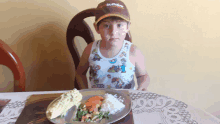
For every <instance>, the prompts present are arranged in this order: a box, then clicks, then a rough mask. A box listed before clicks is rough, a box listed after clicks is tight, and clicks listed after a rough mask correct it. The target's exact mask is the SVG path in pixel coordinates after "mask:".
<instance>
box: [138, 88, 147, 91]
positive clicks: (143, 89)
mask: <svg viewBox="0 0 220 124" xmlns="http://www.w3.org/2000/svg"><path fill="white" fill-rule="evenodd" d="M137 90H141V91H147V89H145V88H138V89H137Z"/></svg>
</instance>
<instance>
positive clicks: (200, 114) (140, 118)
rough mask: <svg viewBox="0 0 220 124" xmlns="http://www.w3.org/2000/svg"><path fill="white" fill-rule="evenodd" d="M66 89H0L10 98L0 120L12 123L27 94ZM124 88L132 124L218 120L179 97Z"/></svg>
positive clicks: (188, 123)
mask: <svg viewBox="0 0 220 124" xmlns="http://www.w3.org/2000/svg"><path fill="white" fill-rule="evenodd" d="M67 91H68V90H64V91H39V92H10V93H0V100H1V99H10V100H11V101H10V102H9V103H7V105H5V107H4V108H3V110H2V112H1V113H0V124H14V123H15V122H16V121H17V119H18V117H19V115H20V114H21V112H22V110H23V109H24V108H25V103H26V101H27V100H28V98H29V97H30V96H31V95H34V94H57V93H64V92H67ZM128 91H129V95H130V97H131V100H132V113H133V120H134V123H135V124H146V123H147V124H220V120H219V119H218V118H216V117H215V116H213V115H211V114H209V113H207V112H205V111H203V110H200V109H197V108H196V107H193V106H190V105H187V104H185V103H184V102H182V101H178V100H175V99H172V98H169V97H167V96H163V95H159V94H156V93H152V92H146V91H138V90H128Z"/></svg>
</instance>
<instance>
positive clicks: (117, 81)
mask: <svg viewBox="0 0 220 124" xmlns="http://www.w3.org/2000/svg"><path fill="white" fill-rule="evenodd" d="M112 84H113V86H114V87H115V88H116V89H121V88H122V86H123V85H124V82H123V81H122V80H121V79H120V78H112Z"/></svg>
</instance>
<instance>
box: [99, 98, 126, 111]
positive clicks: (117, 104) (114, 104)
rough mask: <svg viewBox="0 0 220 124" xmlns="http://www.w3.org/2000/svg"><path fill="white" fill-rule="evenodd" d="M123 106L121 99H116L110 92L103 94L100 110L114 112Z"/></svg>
mask: <svg viewBox="0 0 220 124" xmlns="http://www.w3.org/2000/svg"><path fill="white" fill-rule="evenodd" d="M124 108H125V105H124V104H123V103H122V100H120V101H119V100H118V99H117V98H115V97H114V96H113V95H112V94H105V96H104V101H103V103H102V105H101V110H100V111H102V112H109V114H115V113H117V112H118V111H121V110H122V109H124Z"/></svg>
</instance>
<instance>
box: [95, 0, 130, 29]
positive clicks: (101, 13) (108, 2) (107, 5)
mask: <svg viewBox="0 0 220 124" xmlns="http://www.w3.org/2000/svg"><path fill="white" fill-rule="evenodd" d="M107 17H119V18H117V20H118V19H123V20H125V21H127V22H130V15H129V12H128V9H127V7H126V6H125V4H124V3H123V2H122V1H120V0H105V1H104V2H101V3H99V4H98V6H97V8H96V12H95V25H98V23H99V22H100V21H101V20H103V19H105V18H107ZM99 24H100V23H99Z"/></svg>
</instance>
